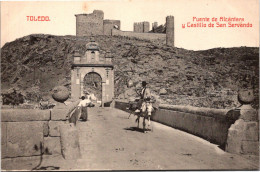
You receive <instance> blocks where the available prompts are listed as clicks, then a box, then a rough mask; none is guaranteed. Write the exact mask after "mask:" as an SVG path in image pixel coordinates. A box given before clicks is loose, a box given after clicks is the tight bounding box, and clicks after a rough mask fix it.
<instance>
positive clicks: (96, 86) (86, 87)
mask: <svg viewBox="0 0 260 172" xmlns="http://www.w3.org/2000/svg"><path fill="white" fill-rule="evenodd" d="M87 93H89V94H91V93H93V94H94V96H95V97H96V98H97V100H96V101H102V78H101V76H100V75H99V74H98V73H96V72H89V73H87V74H86V75H85V77H84V80H83V94H84V95H86V94H87Z"/></svg>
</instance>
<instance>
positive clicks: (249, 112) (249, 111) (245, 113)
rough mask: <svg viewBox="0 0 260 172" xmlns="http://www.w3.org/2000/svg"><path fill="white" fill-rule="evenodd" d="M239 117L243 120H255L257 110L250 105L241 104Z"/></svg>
mask: <svg viewBox="0 0 260 172" xmlns="http://www.w3.org/2000/svg"><path fill="white" fill-rule="evenodd" d="M240 114H241V115H240V117H239V118H240V119H243V120H245V121H256V120H257V118H258V114H257V110H256V109H253V108H252V106H251V105H243V106H241V108H240Z"/></svg>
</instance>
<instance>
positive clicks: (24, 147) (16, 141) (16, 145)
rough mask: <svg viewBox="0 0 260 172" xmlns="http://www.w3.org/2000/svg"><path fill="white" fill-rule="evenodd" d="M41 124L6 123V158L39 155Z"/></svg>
mask: <svg viewBox="0 0 260 172" xmlns="http://www.w3.org/2000/svg"><path fill="white" fill-rule="evenodd" d="M42 144H43V122H38V121H35V122H9V123H7V157H18V156H33V155H40V154H41V145H42Z"/></svg>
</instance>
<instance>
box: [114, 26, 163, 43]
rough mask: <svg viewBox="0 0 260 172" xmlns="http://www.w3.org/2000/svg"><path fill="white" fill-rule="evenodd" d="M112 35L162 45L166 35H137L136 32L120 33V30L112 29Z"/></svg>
mask: <svg viewBox="0 0 260 172" xmlns="http://www.w3.org/2000/svg"><path fill="white" fill-rule="evenodd" d="M112 35H113V36H125V37H130V38H137V39H143V40H149V41H158V42H160V43H164V44H165V42H166V34H162V33H137V32H131V31H120V30H116V29H113V30H112Z"/></svg>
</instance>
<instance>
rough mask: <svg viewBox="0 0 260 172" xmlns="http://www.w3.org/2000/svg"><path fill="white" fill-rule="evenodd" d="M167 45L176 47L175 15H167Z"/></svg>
mask: <svg viewBox="0 0 260 172" xmlns="http://www.w3.org/2000/svg"><path fill="white" fill-rule="evenodd" d="M166 45H168V46H172V47H174V17H173V16H167V17H166Z"/></svg>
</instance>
